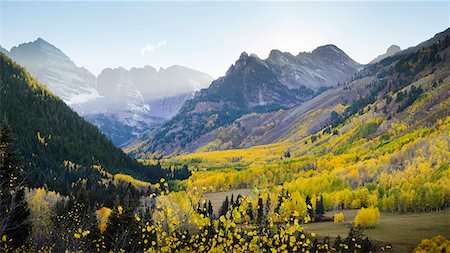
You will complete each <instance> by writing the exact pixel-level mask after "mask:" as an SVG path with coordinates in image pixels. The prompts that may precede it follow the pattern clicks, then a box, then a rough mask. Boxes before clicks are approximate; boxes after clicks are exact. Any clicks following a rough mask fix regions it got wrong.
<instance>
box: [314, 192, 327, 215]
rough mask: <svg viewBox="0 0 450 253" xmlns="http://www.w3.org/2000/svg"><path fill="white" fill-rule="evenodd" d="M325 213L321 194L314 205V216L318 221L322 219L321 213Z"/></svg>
mask: <svg viewBox="0 0 450 253" xmlns="http://www.w3.org/2000/svg"><path fill="white" fill-rule="evenodd" d="M324 214H325V207H324V205H323V196H322V195H320V199H319V201H317V206H316V216H315V217H316V218H317V220H318V221H322V218H323V215H324Z"/></svg>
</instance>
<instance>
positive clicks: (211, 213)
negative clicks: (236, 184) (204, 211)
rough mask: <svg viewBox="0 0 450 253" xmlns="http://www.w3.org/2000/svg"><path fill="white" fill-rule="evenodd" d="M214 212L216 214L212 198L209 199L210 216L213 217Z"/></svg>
mask: <svg viewBox="0 0 450 253" xmlns="http://www.w3.org/2000/svg"><path fill="white" fill-rule="evenodd" d="M213 214H214V210H213V206H212V203H211V200H208V216H209V217H213Z"/></svg>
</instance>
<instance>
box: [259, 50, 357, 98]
mask: <svg viewBox="0 0 450 253" xmlns="http://www.w3.org/2000/svg"><path fill="white" fill-rule="evenodd" d="M266 62H267V63H268V65H269V67H270V68H271V69H272V71H273V72H274V73H276V75H277V76H279V77H280V81H281V82H282V83H283V84H284V85H286V86H287V87H289V88H291V89H296V88H298V87H299V86H304V87H307V88H309V89H312V90H314V91H317V90H319V89H320V88H323V87H330V86H333V85H336V84H338V83H339V82H342V81H344V80H345V79H347V78H348V77H349V76H351V75H352V74H353V73H355V72H356V70H358V69H359V68H361V67H362V66H361V65H360V64H359V63H357V62H355V61H354V60H352V59H351V58H350V57H349V56H348V55H346V54H345V53H344V52H343V51H342V50H340V49H339V48H338V47H336V46H334V45H325V46H321V47H318V48H316V49H315V50H313V51H312V52H310V53H309V52H301V53H299V54H298V55H297V56H293V55H291V54H290V53H283V52H280V51H279V50H272V51H271V52H270V54H269V58H268V59H267V60H266Z"/></svg>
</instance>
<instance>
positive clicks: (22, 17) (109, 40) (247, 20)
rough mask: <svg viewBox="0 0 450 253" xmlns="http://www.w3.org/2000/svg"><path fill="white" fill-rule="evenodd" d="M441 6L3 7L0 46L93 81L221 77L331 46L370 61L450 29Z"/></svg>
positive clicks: (193, 4)
mask: <svg viewBox="0 0 450 253" xmlns="http://www.w3.org/2000/svg"><path fill="white" fill-rule="evenodd" d="M449 12H450V7H449V1H441V2H430V1H427V2H405V1H402V2H387V1H378V2H339V1H332V2H321V1H314V2H189V1H188V2H104V1H96V2H4V1H1V0H0V45H1V46H2V47H4V48H6V49H8V50H9V49H11V47H12V46H15V45H17V44H20V43H23V42H29V41H34V40H35V39H36V38H37V37H42V38H43V39H45V40H47V41H49V42H50V43H52V44H53V45H55V46H56V47H58V48H59V49H61V50H62V51H63V52H65V53H66V54H67V55H68V56H69V57H70V58H71V59H72V60H73V61H74V62H75V63H76V64H77V65H78V66H84V67H86V68H87V69H89V70H90V71H92V72H93V73H94V74H98V73H99V72H100V71H101V70H102V69H103V68H106V67H118V66H123V67H125V68H130V67H133V66H135V67H141V66H143V65H151V66H154V67H168V66H170V65H175V64H179V65H184V66H187V67H191V68H194V69H198V70H201V71H205V72H206V73H209V74H211V75H213V76H214V77H219V76H222V75H224V74H225V72H226V70H227V69H228V67H229V66H230V65H231V64H233V63H234V62H235V60H236V59H237V58H238V57H239V55H240V54H241V52H242V51H246V52H248V53H256V54H257V55H258V56H260V57H261V58H266V57H267V56H268V54H269V52H270V50H271V49H274V48H276V49H280V50H282V51H288V52H291V53H293V54H297V53H298V52H300V51H311V50H313V49H314V48H316V47H317V46H320V45H324V44H335V45H337V46H338V47H339V48H341V49H342V50H344V51H345V52H346V53H347V54H348V55H349V56H350V57H352V58H353V59H355V60H356V61H358V62H360V63H367V62H369V61H370V60H371V59H373V58H375V57H376V56H377V55H379V54H381V53H384V51H385V50H386V49H387V47H389V46H390V45H392V44H397V45H399V46H400V47H401V48H405V47H409V46H413V45H416V44H418V43H419V42H421V41H423V40H426V39H428V38H430V37H432V36H433V35H434V34H436V33H438V32H441V31H443V30H445V29H446V28H448V27H449V26H450V25H449V24H450V17H449Z"/></svg>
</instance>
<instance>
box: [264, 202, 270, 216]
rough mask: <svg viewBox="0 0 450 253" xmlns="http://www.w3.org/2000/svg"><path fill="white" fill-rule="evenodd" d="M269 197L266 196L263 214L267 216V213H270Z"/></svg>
mask: <svg viewBox="0 0 450 253" xmlns="http://www.w3.org/2000/svg"><path fill="white" fill-rule="evenodd" d="M270 205H271V204H270V197H267V201H266V208H265V216H266V217H269V213H270Z"/></svg>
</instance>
